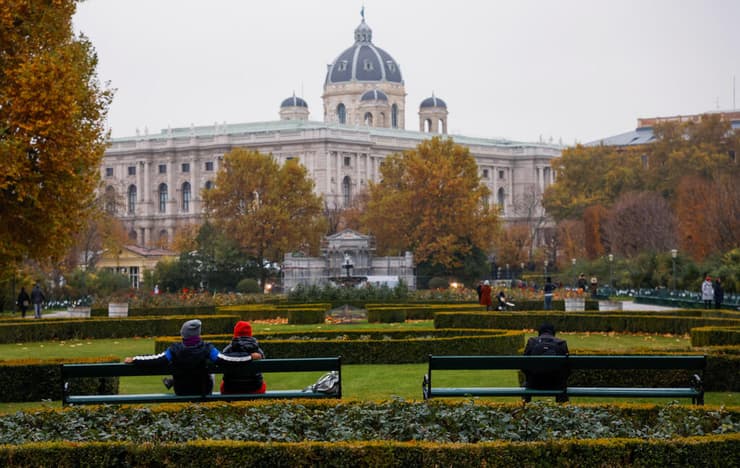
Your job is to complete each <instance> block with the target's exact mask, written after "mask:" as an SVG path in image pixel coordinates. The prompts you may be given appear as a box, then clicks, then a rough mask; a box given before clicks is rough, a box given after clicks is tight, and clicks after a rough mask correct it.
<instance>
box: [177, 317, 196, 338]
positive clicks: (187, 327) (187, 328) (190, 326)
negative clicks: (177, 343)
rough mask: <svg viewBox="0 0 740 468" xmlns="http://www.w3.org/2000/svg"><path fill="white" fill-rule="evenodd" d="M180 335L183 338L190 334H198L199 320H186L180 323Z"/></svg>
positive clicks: (188, 336)
mask: <svg viewBox="0 0 740 468" xmlns="http://www.w3.org/2000/svg"><path fill="white" fill-rule="evenodd" d="M180 335H181V336H182V337H183V339H185V338H190V337H191V336H200V320H198V319H195V320H188V321H187V322H185V323H184V324H183V325H182V328H181V329H180Z"/></svg>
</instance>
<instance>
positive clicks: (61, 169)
mask: <svg viewBox="0 0 740 468" xmlns="http://www.w3.org/2000/svg"><path fill="white" fill-rule="evenodd" d="M75 7H76V1H74V0H54V1H51V0H5V1H3V2H1V3H0V154H2V157H3V170H2V172H0V218H2V220H3V229H2V230H0V265H8V264H9V263H17V262H18V261H19V260H20V259H22V258H31V259H46V258H49V257H53V256H61V255H63V254H64V252H65V251H66V249H67V247H68V246H69V245H70V244H71V243H72V241H73V235H74V234H75V233H77V232H79V231H80V227H81V226H82V225H84V224H85V222H86V220H87V210H88V208H89V207H90V206H91V199H92V198H93V193H94V190H95V187H96V184H97V181H98V179H99V165H100V161H101V158H102V156H103V152H104V150H105V142H106V139H107V134H106V131H105V128H104V123H105V117H106V113H107V109H108V105H109V103H110V100H111V97H112V92H111V91H109V90H106V89H103V88H102V87H101V85H100V84H99V82H98V80H97V76H96V70H95V69H96V65H97V57H96V55H95V52H94V50H93V47H92V45H91V44H90V42H89V41H88V40H87V39H86V38H85V37H84V36H79V37H75V36H74V35H73V32H72V25H71V18H72V15H73V14H74V11H75ZM5 269H6V268H3V270H5Z"/></svg>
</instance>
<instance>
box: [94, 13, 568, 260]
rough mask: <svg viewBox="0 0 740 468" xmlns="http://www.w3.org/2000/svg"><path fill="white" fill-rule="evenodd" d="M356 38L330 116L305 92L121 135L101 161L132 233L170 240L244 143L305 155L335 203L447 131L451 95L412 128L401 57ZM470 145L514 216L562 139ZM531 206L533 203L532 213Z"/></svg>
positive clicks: (142, 240)
mask: <svg viewBox="0 0 740 468" xmlns="http://www.w3.org/2000/svg"><path fill="white" fill-rule="evenodd" d="M354 39H355V41H354V44H353V45H352V46H351V47H349V48H347V49H345V50H344V51H343V52H342V53H340V54H339V55H338V56H337V58H336V59H335V60H334V62H332V63H331V64H330V65H328V69H327V75H326V79H325V83H324V93H323V96H322V99H323V111H324V121H323V122H318V121H312V120H309V116H310V113H309V106H308V103H306V101H305V100H303V99H302V98H300V97H296V96H295V95H294V96H292V97H289V98H287V99H285V100H283V101H282V103H281V105H280V111H279V115H280V120H275V121H271V122H254V123H239V124H226V123H225V122H224V123H222V124H218V123H217V124H214V125H206V126H195V125H191V126H190V127H183V128H168V129H165V130H162V131H161V132H160V133H157V134H148V132H144V134H138V132H137V135H135V136H130V137H123V138H114V139H112V140H111V142H110V146H109V148H108V150H107V151H106V153H105V156H104V158H103V164H102V167H101V173H102V178H103V180H104V184H105V190H106V191H107V192H108V193H109V195H111V198H114V197H113V196H114V195H115V198H117V199H119V200H121V201H122V203H121V204H120V206H118V207H117V208H116V210H117V213H118V216H119V217H120V218H121V219H122V220H123V222H124V224H125V225H126V227H127V229H128V231H129V236H130V238H131V239H132V241H133V242H134V243H136V244H138V245H141V246H166V245H168V243H169V241H170V240H171V239H172V238H173V236H174V235H175V233H176V231H177V230H178V229H180V228H181V227H182V226H183V225H186V224H191V223H198V222H200V220H201V217H202V206H201V200H202V198H201V192H202V191H203V190H206V189H208V188H209V187H211V186H212V185H213V184H214V182H215V179H216V174H217V172H218V169H219V166H220V164H221V160H222V158H223V155H224V154H226V153H228V152H229V151H230V150H232V149H234V148H237V147H246V148H250V149H255V150H258V151H260V152H262V153H270V154H272V155H273V156H274V157H275V158H276V159H277V160H278V161H281V162H284V161H286V160H288V159H298V160H300V162H301V164H303V165H304V166H305V167H306V168H307V170H308V173H309V175H310V176H311V178H312V179H313V180H314V182H315V191H316V193H318V194H320V195H322V196H323V197H324V199H325V200H326V202H327V203H328V205H329V206H333V207H342V206H346V205H348V204H349V203H350V201H351V200H352V198H353V197H354V196H355V195H356V194H357V193H359V192H360V191H362V190H363V189H364V188H365V187H366V186H367V184H368V182H370V181H378V180H379V175H380V173H379V167H380V164H381V163H382V161H383V159H384V158H385V157H386V156H388V155H389V154H393V153H397V152H400V151H404V150H408V149H413V148H414V147H416V146H417V145H418V144H419V143H420V142H421V141H423V140H424V139H426V138H429V136H430V135H431V134H443V135H444V134H447V129H448V125H447V117H448V109H447V104H446V103H445V102H444V101H443V100H442V99H440V98H438V97H436V96H432V97H430V98H428V99H425V100H424V101H422V103H420V105H419V113H418V115H419V129H420V130H419V131H407V130H404V128H405V121H406V102H405V101H406V91H405V83H404V81H403V78H402V75H401V68H400V65H399V64H398V62H396V60H395V59H393V58H392V57H391V56H390V54H388V53H387V52H386V51H385V50H383V49H381V48H379V47H377V46H375V45H374V44H373V42H372V30H371V29H370V27H369V26H368V25H367V24H366V23H365V19H364V18H363V19H362V22H361V23H360V25H359V26H358V27H357V28H356V29H355V33H354ZM451 137H452V138H453V139H454V140H455V142H456V143H458V144H462V145H465V146H467V147H468V148H469V149H470V152H471V154H472V155H473V156H474V157H475V159H476V161H477V162H478V166H479V168H480V175H481V178H482V180H483V182H484V183H485V184H486V185H487V186H488V187H489V188H490V190H491V194H492V195H491V199H490V200H489V202H490V203H495V204H498V205H500V206H501V210H502V211H501V212H502V215H503V219H504V221H505V222H516V221H517V220H518V219H521V216H520V213H519V211H518V210H517V209H516V207H517V204H518V200H520V199H523V198H525V197H530V198H531V197H532V195H534V196H540V195H541V193H542V191H543V190H544V189H545V187H546V186H547V185H549V184H550V183H552V182H553V179H554V175H553V173H552V171H551V170H550V160H551V159H552V158H554V157H557V156H559V155H560V147H559V146H557V145H552V144H546V143H521V142H513V141H508V140H495V139H485V138H473V137H466V136H464V135H452V136H451ZM528 216H531V213H528Z"/></svg>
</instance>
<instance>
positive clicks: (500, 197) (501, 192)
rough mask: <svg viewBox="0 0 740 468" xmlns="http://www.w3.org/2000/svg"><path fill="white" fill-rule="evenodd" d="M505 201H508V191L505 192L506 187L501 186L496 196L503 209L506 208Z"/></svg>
mask: <svg viewBox="0 0 740 468" xmlns="http://www.w3.org/2000/svg"><path fill="white" fill-rule="evenodd" d="M505 201H506V193H505V192H504V188H503V187H501V188H500V189H498V194H497V196H496V203H498V204H499V206H501V209H502V210H503V208H504V202H505Z"/></svg>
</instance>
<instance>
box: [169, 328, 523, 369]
mask: <svg viewBox="0 0 740 468" xmlns="http://www.w3.org/2000/svg"><path fill="white" fill-rule="evenodd" d="M258 338H259V340H260V346H261V347H262V349H263V350H264V351H265V353H266V354H267V356H268V357H270V358H299V357H306V356H342V362H343V363H344V364H407V363H422V362H426V361H427V356H428V355H429V354H439V353H440V350H444V353H445V354H460V355H468V354H483V355H485V354H517V353H519V352H520V350H521V349H522V347H523V346H524V333H523V332H521V331H515V330H511V331H508V330H434V329H431V328H430V329H426V330H424V329H422V330H413V331H412V330H405V331H402V330H395V331H386V330H378V331H373V330H362V331H356V332H350V331H347V332H311V333H308V332H301V333H300V334H297V333H273V334H270V335H268V336H264V337H258ZM204 339H206V340H207V341H209V342H211V343H213V344H214V345H215V346H216V347H217V348H219V349H223V348H224V347H225V346H226V345H227V344H229V343H230V342H231V335H228V336H226V335H221V336H218V335H215V336H214V335H209V336H206V337H204ZM176 341H179V338H178V337H161V338H157V339H156V340H155V353H160V352H163V351H164V350H165V349H167V347H168V346H169V345H170V344H172V343H173V342H176Z"/></svg>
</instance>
